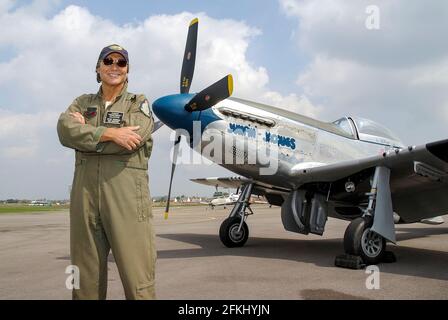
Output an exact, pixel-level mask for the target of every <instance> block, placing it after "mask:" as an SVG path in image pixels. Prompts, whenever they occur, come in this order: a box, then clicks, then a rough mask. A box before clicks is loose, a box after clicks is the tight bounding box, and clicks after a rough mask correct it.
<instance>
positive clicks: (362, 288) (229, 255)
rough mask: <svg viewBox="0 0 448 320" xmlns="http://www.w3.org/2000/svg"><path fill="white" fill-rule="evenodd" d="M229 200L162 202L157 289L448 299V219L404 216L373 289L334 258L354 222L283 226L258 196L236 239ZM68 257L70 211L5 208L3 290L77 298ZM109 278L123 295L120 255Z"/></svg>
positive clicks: (192, 293)
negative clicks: (224, 226)
mask: <svg viewBox="0 0 448 320" xmlns="http://www.w3.org/2000/svg"><path fill="white" fill-rule="evenodd" d="M229 210H230V208H227V209H223V208H217V209H215V210H211V209H209V208H207V207H183V208H173V209H172V212H171V214H170V217H169V219H168V220H163V209H162V208H155V209H154V210H153V212H154V226H155V231H156V233H157V238H156V245H157V249H158V260H157V269H156V292H157V297H158V299H160V300H174V299H181V300H184V299H188V300H196V299H197V300H210V299H211V300H215V299H222V300H245V299H250V300H271V299H275V300H301V299H305V300H309V299H311V300H316V299H337V300H341V299H343V300H345V299H443V300H445V299H448V223H445V224H442V225H439V226H428V225H423V224H412V225H398V226H397V239H398V245H396V246H395V245H389V250H390V251H392V252H394V253H395V255H396V257H397V260H398V261H397V262H396V263H391V264H381V265H379V266H378V267H379V271H380V272H379V273H378V274H376V275H378V277H377V276H376V275H375V279H376V280H377V281H376V282H375V283H376V284H377V285H378V286H379V288H378V287H377V288H376V289H375V288H374V289H372V288H371V286H369V285H366V284H369V283H370V284H371V283H372V275H371V274H370V273H366V270H348V269H341V268H337V267H335V266H334V260H335V257H336V256H337V255H339V254H342V253H343V245H342V238H343V235H344V231H345V228H346V227H347V224H348V222H346V221H341V220H336V219H329V221H328V222H327V226H326V232H325V234H324V236H323V237H319V236H315V235H309V236H305V235H298V234H295V233H290V232H287V231H285V230H284V229H283V226H282V223H281V219H280V208H276V207H273V208H269V207H268V206H267V205H256V206H253V210H254V212H255V214H254V215H253V216H250V217H249V219H248V225H249V228H250V238H249V240H248V242H247V244H246V246H245V247H243V248H236V249H228V248H226V247H224V246H223V245H222V243H221V241H220V240H219V236H218V231H219V227H220V224H221V222H222V221H223V220H224V219H225V218H226V217H227V216H228V214H229ZM445 220H446V221H447V220H448V219H447V217H445ZM130 263H132V262H130ZM69 265H70V252H69V214H68V212H67V211H63V212H55V213H45V214H32V215H30V214H27V215H1V216H0V299H13V300H16V299H31V300H42V299H43V300H47V299H56V300H60V299H62V300H67V299H71V291H70V290H68V289H67V288H66V284H65V283H66V280H67V277H68V274H66V273H65V271H66V268H67V267H68V266H69ZM378 280H379V281H378ZM108 287H109V288H108V299H113V300H116V299H124V293H123V288H122V285H121V281H120V277H119V275H118V271H117V267H116V265H115V263H114V260H113V256H112V255H110V257H109V282H108ZM368 287H370V289H368Z"/></svg>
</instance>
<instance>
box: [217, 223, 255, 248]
mask: <svg viewBox="0 0 448 320" xmlns="http://www.w3.org/2000/svg"><path fill="white" fill-rule="evenodd" d="M241 222H242V224H241ZM219 238H220V239H221V242H222V243H223V244H224V245H225V246H226V247H227V248H238V247H243V246H244V245H245V244H246V242H247V239H248V238H249V228H248V226H247V223H246V222H245V221H241V218H239V217H230V218H227V219H226V220H224V222H223V223H222V224H221V228H220V229H219Z"/></svg>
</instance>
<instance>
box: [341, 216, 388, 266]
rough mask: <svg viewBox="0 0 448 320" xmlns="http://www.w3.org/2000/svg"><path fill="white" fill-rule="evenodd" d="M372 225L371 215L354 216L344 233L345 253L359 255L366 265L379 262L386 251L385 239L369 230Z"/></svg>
mask: <svg viewBox="0 0 448 320" xmlns="http://www.w3.org/2000/svg"><path fill="white" fill-rule="evenodd" d="M372 225H373V219H372V217H360V218H356V219H355V220H353V221H352V222H351V223H350V224H349V226H348V227H347V230H345V234H344V250H345V253H347V254H349V255H354V256H360V257H361V258H362V260H363V261H364V263H366V264H367V265H372V264H378V263H380V262H381V261H382V259H383V256H384V252H385V251H386V240H385V239H384V238H383V237H382V236H380V235H379V234H377V233H375V232H373V231H371V230H370V228H371V227H372Z"/></svg>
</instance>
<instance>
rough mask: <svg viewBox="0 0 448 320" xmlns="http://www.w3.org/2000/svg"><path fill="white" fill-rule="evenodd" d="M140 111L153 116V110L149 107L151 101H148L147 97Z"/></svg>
mask: <svg viewBox="0 0 448 320" xmlns="http://www.w3.org/2000/svg"><path fill="white" fill-rule="evenodd" d="M140 111H141V112H143V113H144V115H145V116H147V117H149V118H151V117H152V114H151V110H150V109H149V101H148V99H145V100H144V101H143V102H142V103H141V104H140Z"/></svg>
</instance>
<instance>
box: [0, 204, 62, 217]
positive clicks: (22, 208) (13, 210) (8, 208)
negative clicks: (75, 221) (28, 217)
mask: <svg viewBox="0 0 448 320" xmlns="http://www.w3.org/2000/svg"><path fill="white" fill-rule="evenodd" d="M64 210H68V206H45V207H37V206H27V205H23V204H18V205H11V204H1V205H0V215H1V214H23V213H25V214H33V213H42V212H55V211H64Z"/></svg>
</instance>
